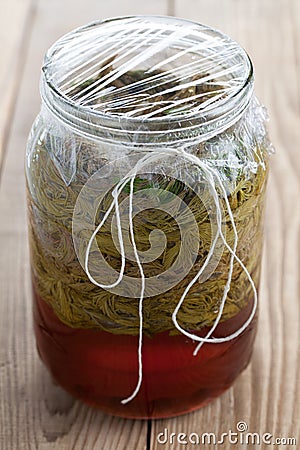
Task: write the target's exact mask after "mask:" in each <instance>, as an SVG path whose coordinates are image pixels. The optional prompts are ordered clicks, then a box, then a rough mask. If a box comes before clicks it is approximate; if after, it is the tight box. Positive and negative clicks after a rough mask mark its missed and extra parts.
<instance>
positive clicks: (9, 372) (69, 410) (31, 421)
mask: <svg viewBox="0 0 300 450" xmlns="http://www.w3.org/2000/svg"><path fill="white" fill-rule="evenodd" d="M166 11H167V4H166V2H164V1H162V0H153V1H152V2H151V3H146V4H143V3H142V2H139V3H134V2H133V1H132V2H130V3H127V2H126V3H125V2H123V4H122V3H121V4H120V2H119V1H117V0H110V1H109V2H106V1H104V0H103V1H99V0H86V1H85V2H84V8H83V3H82V2H74V1H73V0H65V1H64V2H61V1H60V0H59V1H58V0H53V1H51V2H49V1H48V0H41V1H40V2H39V3H38V4H37V9H36V11H35V20H34V26H33V29H32V31H31V39H30V47H29V52H28V58H27V61H26V64H25V67H24V76H23V77H20V78H18V81H19V82H20V94H19V96H18V101H17V106H16V113H15V120H14V123H13V126H12V129H11V134H10V139H9V142H8V149H7V158H6V160H5V165H4V169H3V177H2V182H1V191H0V211H1V221H0V245H1V252H0V389H1V392H0V448H1V450H2V449H3V450H7V449H14V450H15V449H16V450H25V449H26V450H28V449H39V450H52V449H57V450H58V449H59V450H70V449H71V448H72V449H74V450H82V449H83V448H84V449H85V450H91V449H117V450H123V449H129V450H130V449H139V450H143V449H145V448H146V441H147V422H146V421H130V420H127V421H126V420H123V419H119V418H112V417H110V416H107V415H105V414H103V413H102V412H99V411H96V410H93V409H91V408H88V407H86V406H84V405H82V404H81V403H79V402H76V401H74V400H73V399H72V398H70V397H69V396H68V395H67V394H66V393H64V392H63V391H62V390H61V389H60V388H59V387H57V386H55V385H53V383H52V382H51V380H50V379H49V376H48V373H47V371H46V370H45V369H44V367H42V365H41V363H40V361H39V359H38V356H37V353H36V350H35V344H34V338H33V332H32V320H31V290H30V283H29V273H30V272H29V271H30V269H29V262H28V249H27V242H26V239H27V238H26V215H25V195H24V192H25V183H24V174H23V171H24V169H23V167H24V162H23V156H22V155H24V151H25V146H26V140H27V135H28V132H29V129H30V126H31V123H32V121H33V119H34V117H35V115H36V114H37V112H38V110H39V104H40V99H39V94H38V84H39V75H40V65H41V61H42V57H43V54H44V52H45V51H46V49H47V48H48V47H49V45H50V44H51V43H52V42H54V41H55V40H56V39H57V38H58V37H59V36H60V35H62V34H64V33H65V32H67V31H69V30H70V29H72V28H74V27H76V26H79V25H81V24H84V23H86V22H89V21H92V20H95V19H98V18H104V17H108V16H116V15H126V14H132V13H135V12H136V13H140V14H145V13H160V14H165V13H166Z"/></svg>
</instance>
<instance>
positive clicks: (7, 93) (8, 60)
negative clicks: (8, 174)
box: [0, 0, 32, 169]
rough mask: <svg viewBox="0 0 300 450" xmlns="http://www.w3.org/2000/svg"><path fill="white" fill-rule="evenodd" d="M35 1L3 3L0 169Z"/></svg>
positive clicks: (0, 26) (0, 24)
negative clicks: (32, 6) (32, 5)
mask: <svg viewBox="0 0 300 450" xmlns="http://www.w3.org/2000/svg"><path fill="white" fill-rule="evenodd" d="M31 4H32V1H31V0H12V1H10V2H5V1H3V2H1V3H0V43H1V59H0V92H1V96H0V169H1V161H2V159H3V153H4V147H5V143H6V141H7V137H8V133H9V128H10V124H11V120H12V114H13V108H14V104H15V98H16V93H17V88H18V80H19V77H20V72H21V71H22V65H23V62H24V59H23V52H22V49H25V48H26V39H24V37H25V35H26V31H27V30H26V29H27V27H28V26H29V23H28V22H29V21H30V18H31V17H32V9H31Z"/></svg>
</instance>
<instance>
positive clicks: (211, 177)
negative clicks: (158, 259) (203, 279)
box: [85, 148, 258, 404]
mask: <svg viewBox="0 0 300 450" xmlns="http://www.w3.org/2000/svg"><path fill="white" fill-rule="evenodd" d="M174 155H175V156H176V155H177V156H178V157H182V158H184V159H186V160H188V161H190V162H191V163H192V164H193V165H195V166H197V167H198V168H199V169H201V170H202V172H203V174H204V176H205V178H206V181H207V182H208V184H209V186H210V188H211V191H212V196H213V200H214V203H215V207H216V212H217V214H216V217H217V226H218V229H217V232H216V235H215V237H214V239H213V242H212V244H211V247H210V250H209V252H208V255H207V258H206V260H205V262H204V263H203V265H202V267H201V268H200V269H199V271H198V273H197V274H196V275H195V276H194V278H193V279H192V280H191V281H190V282H189V284H188V286H187V287H186V289H185V291H184V292H183V294H182V296H181V297H180V300H179V301H178V303H177V305H176V307H175V309H174V311H173V314H172V321H173V323H174V326H175V327H176V328H177V330H178V331H179V332H181V333H182V334H184V335H185V336H187V337H188V338H190V339H192V340H193V341H196V342H199V343H198V345H197V346H196V348H195V350H194V352H193V355H194V356H196V355H197V354H198V351H199V350H200V348H201V347H202V345H203V344H204V343H211V344H214V343H222V342H227V341H230V340H233V339H235V338H236V337H238V336H239V335H240V334H241V333H242V332H243V331H244V330H245V329H246V328H247V327H248V326H249V324H250V323H251V321H252V319H253V318H254V315H255V312H256V309H257V303H258V296H257V290H256V287H255V284H254V281H253V280H252V277H251V275H250V273H249V271H248V269H247V268H246V267H245V265H244V264H243V262H242V261H241V260H240V258H239V257H238V256H237V254H236V250H237V245H238V233H237V229H236V225H235V222H234V217H233V213H232V210H231V207H230V203H229V200H228V197H227V193H226V189H225V187H224V185H223V183H222V180H221V178H220V176H219V174H218V172H217V171H216V170H215V169H214V168H213V167H212V166H211V165H210V164H209V163H208V162H204V161H202V160H201V159H200V158H198V157H197V156H195V155H192V154H190V153H188V152H186V150H184V149H178V148H171V149H168V148H167V149H163V150H161V151H160V152H159V153H158V152H157V151H152V152H151V153H147V154H146V155H145V156H144V157H142V158H141V159H140V160H139V161H138V162H137V163H136V165H135V166H134V167H133V169H131V170H130V171H129V172H128V173H127V175H125V176H124V177H123V178H122V179H121V180H120V181H119V182H118V183H117V185H116V186H115V188H114V189H113V191H112V197H113V201H112V203H111V205H110V206H109V208H108V210H107V211H106V213H105V215H104V217H103V219H102V220H101V222H100V223H99V225H98V226H97V227H96V229H95V230H94V232H93V234H92V236H91V238H90V240H89V242H88V245H87V249H86V254H85V271H86V273H87V276H88V278H89V280H90V281H91V282H92V283H93V284H95V285H96V286H98V287H100V288H102V289H106V288H107V289H109V288H113V287H115V286H117V285H118V284H119V283H120V282H121V281H122V279H123V276H124V270H125V262H126V254H125V249H124V241H123V235H122V228H121V220H120V212H119V203H118V199H119V195H120V193H121V192H122V190H123V188H124V187H125V186H126V185H127V184H128V183H130V190H129V210H128V216H129V217H128V219H129V231H130V238H131V243H132V247H133V252H134V256H135V260H136V263H137V265H138V268H139V272H140V276H141V290H140V295H139V309H138V311H139V339H138V381H137V384H136V387H135V389H134V391H133V393H132V394H131V395H130V396H129V397H128V398H126V399H123V400H122V401H121V403H122V404H126V403H128V402H130V401H131V400H133V399H134V398H135V397H136V395H137V394H138V392H139V389H140V387H141V384H142V378H143V361H142V345H143V299H144V293H145V281H146V280H145V274H144V271H143V266H142V263H141V261H140V258H139V254H138V250H137V247H136V242H135V236H134V227H133V217H132V212H133V194H134V181H135V178H136V175H137V173H138V171H139V170H141V169H142V168H143V167H144V166H145V165H147V164H150V163H153V162H155V163H157V162H158V161H159V160H160V159H162V158H164V157H165V156H174ZM217 187H219V189H220V190H221V195H222V196H223V198H224V201H225V204H226V208H227V211H228V215H229V219H230V223H231V226H232V229H233V232H234V244H233V248H231V246H230V245H229V244H228V242H227V241H226V238H225V236H224V234H223V232H222V212H221V206H220V203H221V201H220V197H219V194H218V191H217ZM113 209H115V214H116V224H117V229H118V241H119V246H120V253H121V269H120V273H119V276H118V278H117V280H116V281H115V282H114V283H112V284H102V283H99V282H97V281H96V280H95V279H94V278H93V276H92V275H91V274H90V271H89V267H88V266H89V256H90V251H91V246H92V243H93V241H94V239H95V238H96V235H97V233H98V232H99V231H100V229H101V228H102V227H103V225H104V224H105V222H106V220H107V219H108V217H109V215H110V214H111V212H112V211H113ZM219 237H221V239H222V241H223V243H224V245H225V247H226V248H227V250H228V251H229V253H230V254H231V257H230V263H229V271H228V277H227V281H226V285H225V288H224V291H223V295H222V299H221V301H220V306H219V310H218V314H217V317H216V319H215V321H214V324H213V325H212V327H211V328H210V330H209V331H208V332H207V334H206V336H205V337H200V336H197V335H196V334H194V333H190V332H188V331H186V330H185V329H184V328H182V327H181V326H180V325H179V323H178V320H177V315H178V312H179V310H180V308H181V306H182V304H183V302H184V300H185V298H186V296H187V294H188V292H189V290H190V289H191V287H192V286H193V285H194V284H195V283H196V281H197V280H198V279H199V278H200V276H201V275H202V274H203V272H204V270H205V269H206V267H207V266H208V264H209V262H210V260H211V259H212V257H213V254H214V251H215V247H216V244H217V241H218V239H219ZM235 260H236V261H237V263H238V264H239V265H240V266H241V268H242V269H243V271H244V272H245V274H246V276H247V278H248V280H249V282H250V285H251V287H252V290H253V293H254V300H253V307H252V310H251V313H250V315H249V317H248V319H247V320H246V321H245V322H244V323H243V325H241V326H240V327H239V328H238V330H236V331H235V332H234V333H232V334H230V335H228V336H225V337H221V338H215V337H211V335H212V334H213V332H214V331H215V329H216V328H217V326H218V324H219V322H220V320H221V317H222V314H223V310H224V307H225V303H226V298H227V295H228V292H229V290H230V285H231V280H232V274H233V266H234V261H235Z"/></svg>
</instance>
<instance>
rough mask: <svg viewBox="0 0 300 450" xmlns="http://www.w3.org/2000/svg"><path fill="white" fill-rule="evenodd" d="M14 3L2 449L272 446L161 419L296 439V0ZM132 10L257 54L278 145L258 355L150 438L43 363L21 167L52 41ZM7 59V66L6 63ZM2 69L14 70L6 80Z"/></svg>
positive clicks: (0, 300)
mask: <svg viewBox="0 0 300 450" xmlns="http://www.w3.org/2000/svg"><path fill="white" fill-rule="evenodd" d="M7 3H8V2H7ZM3 5H4V2H2V3H1V5H0V8H3ZM9 5H10V8H11V9H10V10H7V11H8V12H7V13H6V14H8V15H7V16H5V17H6V19H5V18H4V16H3V15H2V14H1V15H0V21H1V26H2V30H1V34H0V36H1V40H2V42H3V38H2V36H5V39H6V41H5V42H6V44H5V48H4V49H3V52H2V55H1V62H2V66H1V67H2V70H1V72H0V83H1V84H0V85H1V92H4V91H5V92H4V97H3V98H4V100H3V101H2V100H1V102H0V123H1V127H2V128H0V142H2V146H3V143H4V144H5V147H7V148H6V155H7V157H6V159H5V164H4V166H3V171H2V173H3V176H2V179H1V190H0V215H1V221H0V249H1V251H0V449H1V450H11V449H12V450H25V449H26V450H27V449H30V450H31V449H34V450H35V449H38V450H52V449H53V450H54V449H56V450H58V449H59V450H69V449H75V450H81V449H84V450H86V449H87V450H92V449H97V450H98V449H100V450H101V449H104V450H115V449H117V450H122V449H129V450H131V449H137V450H143V449H146V448H147V449H148V450H149V449H150V448H151V449H152V450H158V449H162V448H164V449H172V450H173V449H174V450H175V449H176V450H178V449H181V448H186V449H193V448H204V449H205V448H207V449H209V448H216V449H226V450H227V449H232V448H239V449H243V448H251V449H252V448H253V449H255V448H260V449H268V448H272V447H274V446H266V445H265V446H264V445H261V446H260V447H258V446H248V447H246V446H244V445H242V444H240V445H239V446H233V445H229V444H228V443H227V444H223V445H219V446H214V447H213V446H212V445H211V446H201V447H199V446H196V445H191V444H190V445H185V446H183V445H180V444H178V443H177V444H176V443H174V444H166V445H160V444H159V443H158V441H157V435H158V433H159V432H161V431H163V430H164V428H167V429H168V431H169V434H170V433H172V432H175V433H178V432H184V433H187V434H189V433H191V432H196V433H203V432H214V433H217V434H219V435H220V434H221V433H222V432H227V431H228V430H229V429H232V430H233V431H235V430H236V424H237V422H238V421H241V420H244V421H246V423H247V424H248V427H249V431H251V432H258V433H267V432H269V433H272V434H273V435H274V436H275V437H276V436H282V437H295V438H296V439H297V441H298V445H300V444H299V443H300V430H299V423H300V385H299V380H300V363H299V353H300V352H299V341H300V339H299V337H300V336H299V333H300V311H299V272H300V267H299V254H300V235H299V232H300V208H299V196H300V180H299V179H300V158H299V154H298V153H299V149H298V143H299V142H300V126H299V125H300V123H299V119H300V96H299V94H300V92H299V89H300V87H299V80H300V65H299V60H300V3H299V2H298V1H297V0H288V1H287V0H252V1H251V2H249V1H246V0H239V1H238V0H226V2H225V1H224V0H170V1H169V2H167V1H163V0H152V2H146V3H145V2H137V1H136V0H128V1H126V2H125V1H124V2H120V1H118V0H110V1H109V2H107V1H105V0H102V1H99V0H85V2H84V3H83V2H74V1H73V0H64V1H63V2H62V1H61V0H51V1H49V0H37V1H36V2H35V3H31V2H30V1H29V0H28V1H27V0H11V1H10V2H9ZM83 5H84V7H83ZM1 11H2V9H1ZM134 13H135V14H145V13H149V14H150V13H152V14H167V13H169V14H174V15H177V16H182V17H186V18H190V19H192V20H196V21H200V22H203V23H207V24H209V25H212V26H215V27H217V28H220V29H222V30H223V31H225V32H226V33H227V34H229V35H231V36H232V37H234V38H235V39H236V40H237V41H239V42H240V43H241V44H242V45H243V46H244V47H245V48H246V49H247V51H248V52H249V53H250V55H251V58H252V60H253V62H254V66H255V72H256V92H257V94H258V95H259V97H260V99H261V100H262V101H263V103H265V104H266V105H267V106H268V109H269V113H270V119H271V120H270V124H269V129H270V135H271V136H272V141H273V143H274V145H275V147H276V151H277V153H276V155H274V156H272V158H271V160H272V162H271V174H270V180H269V186H268V202H267V208H266V242H265V252H264V260H263V271H262V283H261V289H260V321H259V332H258V338H257V340H256V345H255V352H254V355H253V359H252V363H251V365H250V366H249V367H248V369H247V370H246V371H245V372H244V373H243V374H242V375H241V376H240V378H239V379H238V380H237V382H236V383H235V385H234V387H233V388H232V389H230V390H229V391H227V392H226V393H225V394H224V395H223V396H222V397H220V398H219V399H217V400H216V401H214V402H213V403H211V404H210V405H208V406H207V407H205V408H203V409H201V410H199V411H197V412H194V413H192V414H189V415H185V416H182V417H179V418H175V419H169V420H158V421H153V422H152V427H151V435H150V442H149V443H148V445H147V422H146V421H132V420H123V419H118V418H112V417H110V416H107V415H105V414H103V413H101V412H98V411H95V410H93V409H90V408H88V407H86V406H84V405H82V404H81V403H79V402H77V401H75V400H73V399H72V398H71V397H69V396H68V395H67V394H66V393H64V392H63V391H62V390H61V389H60V388H59V387H58V386H55V385H54V384H53V383H52V381H51V380H50V379H49V375H48V373H47V371H46V370H45V369H44V368H43V367H42V365H41V363H40V362H39V359H38V357H37V354H36V350H35V345H34V340H33V335H32V321H31V306H30V305H31V291H30V284H29V262H28V249H27V241H26V215H25V197H24V175H23V155H24V149H25V145H26V139H27V135H28V132H29V129H30V125H31V123H32V121H33V119H34V116H35V115H36V114H37V112H38V109H39V104H40V100H39V94H38V81H39V67H40V65H41V61H42V57H43V54H44V52H45V50H46V49H47V48H48V47H49V45H51V44H52V43H53V42H54V41H55V40H56V39H57V38H58V37H59V36H60V35H62V34H64V33H65V32H67V31H69V30H70V29H72V28H74V27H76V26H78V25H80V24H83V23H86V22H89V21H92V20H95V19H97V18H104V17H109V16H116V15H126V14H134ZM6 34H7V36H6ZM26 39H27V41H26ZM27 42H28V43H29V46H27ZM27 47H28V52H26V48H27ZM12 55H13V56H14V58H12ZM15 55H18V56H19V58H18V59H17V60H18V61H19V63H18V64H19V66H18V65H16V58H15ZM22 58H23V59H22ZM22 61H24V64H23V63H21V62H22ZM14 64H15V65H14ZM20 66H22V67H21V69H22V70H20V71H19V69H18V67H20ZM23 66H24V67H23ZM3 67H4V69H5V70H6V69H7V70H8V67H10V72H6V71H5V70H3ZM7 73H11V74H14V75H12V78H11V79H9V87H8V88H7V89H3V87H2V86H3V84H2V83H3V80H5V79H7ZM1 95H2V94H1ZM16 95H17V104H16V110H15V114H14V117H13V121H12V122H11V119H12V111H13V105H14V98H15V96H16ZM5 136H6V137H5ZM8 137H9V138H8ZM0 154H1V151H0ZM275 448H279V449H281V448H282V449H284V448H292V449H293V448H296V447H295V446H290V447H289V446H284V445H282V446H276V447H275Z"/></svg>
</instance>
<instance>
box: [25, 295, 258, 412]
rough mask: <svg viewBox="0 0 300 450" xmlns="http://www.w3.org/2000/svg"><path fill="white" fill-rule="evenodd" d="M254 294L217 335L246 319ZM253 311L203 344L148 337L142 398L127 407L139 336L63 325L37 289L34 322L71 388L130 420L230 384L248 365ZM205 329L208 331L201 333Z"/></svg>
mask: <svg viewBox="0 0 300 450" xmlns="http://www.w3.org/2000/svg"><path fill="white" fill-rule="evenodd" d="M252 305H253V300H251V299H250V300H249V301H248V302H247V305H246V307H244V308H243V309H242V310H241V311H240V312H239V313H238V314H237V315H236V316H234V317H232V318H230V319H228V320H226V321H224V322H222V323H221V324H219V326H218V327H217V329H216V330H215V332H214V336H215V337H221V336H226V335H228V334H230V333H233V332H234V331H235V330H237V329H238V328H239V327H240V326H241V325H242V324H243V323H244V322H245V321H246V320H247V318H248V317H249V314H250V312H251V308H252ZM256 322H257V320H256V317H255V318H254V319H253V321H252V322H251V324H250V325H249V326H248V328H247V329H246V330H245V331H244V332H243V333H242V334H241V335H240V336H238V337H237V338H235V339H234V340H232V341H228V342H224V343H218V344H207V343H206V344H204V345H203V346H202V348H201V349H200V351H199V353H198V355H197V356H193V351H194V349H195V346H196V345H197V343H195V342H193V341H192V340H190V339H188V338H187V337H186V336H184V335H175V336H170V335H169V333H168V332H163V333H157V334H156V335H154V336H153V337H148V336H143V350H142V360H143V380H142V385H141V387H140V390H139V392H138V394H137V396H136V397H135V398H134V399H133V400H132V401H130V402H129V403H127V404H125V405H123V404H121V401H122V400H123V399H125V398H127V397H128V396H129V395H131V393H132V392H133V390H134V388H135V386H136V383H137V377H138V359H137V348H138V337H137V336H131V335H117V334H112V333H108V332H105V331H99V330H92V329H75V328H71V327H69V326H67V325H65V324H63V323H62V322H61V321H60V320H59V319H58V318H57V316H56V315H55V313H54V312H53V310H52V308H51V307H50V306H49V305H48V304H47V303H46V302H45V301H44V300H43V299H42V298H41V297H39V296H38V295H37V293H36V292H35V291H34V327H35V334H36V341H37V347H38V351H39V354H40V357H41V359H42V360H43V362H44V364H45V365H46V366H47V368H48V369H49V370H50V372H51V374H52V376H53V378H54V380H55V381H56V382H57V383H58V384H60V385H61V386H62V387H63V388H64V389H65V390H66V391H68V392H69V393H71V394H72V395H74V396H75V397H77V398H80V399H81V400H83V401H84V402H86V403H89V404H91V405H94V406H97V407H99V408H100V409H102V410H103V411H105V412H107V413H109V414H113V415H116V416H122V417H127V418H164V417H172V416H176V415H180V414H184V413H187V412H190V411H193V410H195V409H198V408H200V407H201V406H203V405H205V404H206V403H208V402H209V401H211V400H212V399H213V398H215V397H216V396H218V395H220V394H221V393H222V392H224V391H225V390H226V389H228V388H229V387H230V386H231V385H232V383H233V381H234V380H235V378H236V377H237V376H238V375H239V373H240V372H241V371H242V370H243V369H245V367H246V366H247V364H248V362H249V360H250V357H251V354H252V349H253V342H254V338H255V333H256ZM207 331H208V329H206V330H203V334H201V335H203V336H204V335H205V334H206V333H207Z"/></svg>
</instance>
